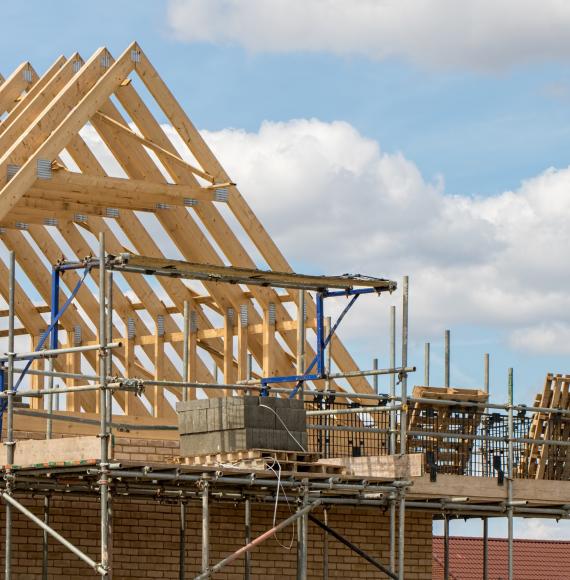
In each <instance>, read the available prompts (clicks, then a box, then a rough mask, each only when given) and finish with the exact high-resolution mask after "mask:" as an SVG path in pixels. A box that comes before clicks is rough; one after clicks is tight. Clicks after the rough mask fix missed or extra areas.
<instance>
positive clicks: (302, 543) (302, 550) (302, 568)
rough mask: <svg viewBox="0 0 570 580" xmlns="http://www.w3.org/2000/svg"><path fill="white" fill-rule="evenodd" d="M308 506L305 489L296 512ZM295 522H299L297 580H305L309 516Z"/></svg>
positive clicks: (306, 515)
mask: <svg viewBox="0 0 570 580" xmlns="http://www.w3.org/2000/svg"><path fill="white" fill-rule="evenodd" d="M308 505H309V496H308V491H307V487H306V486H305V490H304V492H303V500H302V502H301V503H300V504H299V508H298V511H301V510H302V509H304V508H306V507H307V506H308ZM297 521H300V522H301V525H300V526H299V528H298V531H299V539H298V542H297V544H298V549H297V580H307V559H308V558H307V555H308V541H309V515H308V513H307V514H305V515H303V516H301V517H300V518H299V519H298V520H297Z"/></svg>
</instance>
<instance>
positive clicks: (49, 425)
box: [42, 267, 60, 580]
mask: <svg viewBox="0 0 570 580" xmlns="http://www.w3.org/2000/svg"><path fill="white" fill-rule="evenodd" d="M59 275H60V274H59V270H58V269H57V268H56V267H54V268H53V269H52V272H51V314H50V326H53V325H54V322H55V319H56V316H57V315H58V313H59V282H60V278H59ZM58 345H59V337H58V329H57V324H56V325H55V326H53V328H52V331H51V333H50V348H51V349H56V348H57V347H58ZM54 363H55V357H50V359H49V362H48V370H49V371H50V372H51V373H53V371H54ZM53 387H54V377H53V375H51V376H50V377H49V378H48V388H49V389H53ZM56 407H57V405H56ZM52 413H53V395H51V394H50V395H48V396H47V414H48V417H47V420H46V439H51V438H52V434H53V421H52V418H51V416H52ZM50 503H51V499H50V497H49V496H48V495H45V496H44V522H45V523H46V524H48V523H49V511H50ZM48 571H49V534H48V533H47V531H46V530H44V531H43V536H42V578H43V580H47V579H48Z"/></svg>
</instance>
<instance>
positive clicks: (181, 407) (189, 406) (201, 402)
mask: <svg viewBox="0 0 570 580" xmlns="http://www.w3.org/2000/svg"><path fill="white" fill-rule="evenodd" d="M210 401H211V399H196V400H194V401H178V402H177V403H176V411H177V412H178V413H182V412H184V411H193V410H195V409H207V408H209V407H210Z"/></svg>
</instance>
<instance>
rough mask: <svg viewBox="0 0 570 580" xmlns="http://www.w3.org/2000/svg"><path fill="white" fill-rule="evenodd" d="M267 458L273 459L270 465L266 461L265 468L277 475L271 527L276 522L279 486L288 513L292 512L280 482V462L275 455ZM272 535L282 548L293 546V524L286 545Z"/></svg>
mask: <svg viewBox="0 0 570 580" xmlns="http://www.w3.org/2000/svg"><path fill="white" fill-rule="evenodd" d="M268 459H270V460H271V461H273V464H272V465H270V464H269V463H266V466H267V469H270V470H271V471H272V472H273V473H274V474H275V475H276V476H277V495H276V497H275V506H274V508H273V527H275V525H276V523H277V508H278V505H279V488H281V491H282V492H283V496H284V497H285V501H286V502H287V507H288V508H289V513H293V510H292V509H291V504H290V503H289V498H288V497H287V494H286V493H285V490H284V489H283V486H282V484H281V464H280V463H279V461H278V460H277V459H275V457H271V458H268ZM275 464H277V466H278V472H277V473H276V472H275V469H274V466H275ZM273 535H274V536H275V541H276V542H277V543H278V544H279V545H280V546H281V547H282V548H283V549H284V550H291V548H292V547H293V543H294V542H295V526H292V533H291V541H290V542H289V545H288V546H285V544H282V543H281V542H280V541H279V538H278V537H277V534H273Z"/></svg>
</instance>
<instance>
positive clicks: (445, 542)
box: [443, 514, 449, 580]
mask: <svg viewBox="0 0 570 580" xmlns="http://www.w3.org/2000/svg"><path fill="white" fill-rule="evenodd" d="M443 578H444V580H449V516H448V515H447V514H445V516H444V519H443Z"/></svg>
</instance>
